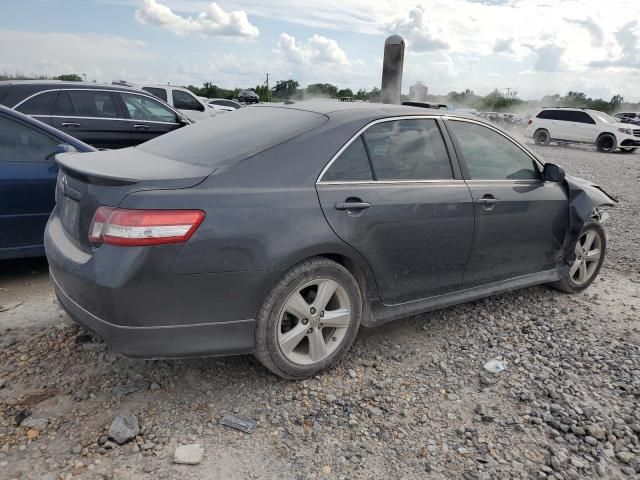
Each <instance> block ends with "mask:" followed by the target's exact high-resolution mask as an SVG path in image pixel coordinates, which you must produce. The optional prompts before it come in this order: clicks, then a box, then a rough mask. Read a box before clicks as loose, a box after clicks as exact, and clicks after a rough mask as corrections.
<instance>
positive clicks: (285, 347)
mask: <svg viewBox="0 0 640 480" xmlns="http://www.w3.org/2000/svg"><path fill="white" fill-rule="evenodd" d="M306 336H307V327H306V326H305V325H303V324H302V323H299V324H298V325H296V326H295V327H294V328H292V329H291V330H289V331H288V332H287V333H285V334H284V335H283V336H282V338H281V339H280V348H282V352H283V353H284V354H285V355H289V354H290V353H291V352H293V350H294V348H296V347H297V346H298V345H300V342H301V341H302V339H303V338H304V337H306Z"/></svg>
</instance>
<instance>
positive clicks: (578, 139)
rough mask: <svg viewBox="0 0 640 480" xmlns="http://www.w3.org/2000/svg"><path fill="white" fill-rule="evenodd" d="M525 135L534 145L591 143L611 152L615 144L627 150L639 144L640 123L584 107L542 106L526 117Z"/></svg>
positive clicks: (633, 149) (601, 149) (624, 150)
mask: <svg viewBox="0 0 640 480" xmlns="http://www.w3.org/2000/svg"><path fill="white" fill-rule="evenodd" d="M526 136H527V137H529V138H532V139H533V140H534V141H535V142H536V143H537V144H538V145H549V143H551V142H556V143H562V144H568V143H585V144H593V145H595V146H596V147H597V148H598V150H599V151H601V152H603V153H613V152H615V151H616V150H617V149H618V148H619V149H620V151H622V152H624V153H631V152H634V151H635V150H636V148H637V147H640V127H637V128H634V126H633V125H629V124H627V123H622V122H620V121H619V120H618V119H617V118H613V117H611V116H609V115H607V114H606V113H604V112H600V111H598V110H590V109H586V108H564V107H557V108H543V109H542V110H540V111H539V112H538V113H537V114H536V115H535V116H534V117H532V118H531V120H529V125H528V126H527V131H526Z"/></svg>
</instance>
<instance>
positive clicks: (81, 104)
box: [69, 90, 118, 118]
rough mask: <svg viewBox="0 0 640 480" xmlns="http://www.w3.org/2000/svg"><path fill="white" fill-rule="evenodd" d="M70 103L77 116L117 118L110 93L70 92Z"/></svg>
mask: <svg viewBox="0 0 640 480" xmlns="http://www.w3.org/2000/svg"><path fill="white" fill-rule="evenodd" d="M69 94H70V95H71V102H72V103H73V106H74V109H75V112H76V115H77V116H80V117H99V118H117V117H118V111H117V110H116V104H115V102H114V101H113V96H112V95H111V93H110V92H104V91H98V90H72V91H70V92H69Z"/></svg>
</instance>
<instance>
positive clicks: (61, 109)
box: [53, 90, 76, 117]
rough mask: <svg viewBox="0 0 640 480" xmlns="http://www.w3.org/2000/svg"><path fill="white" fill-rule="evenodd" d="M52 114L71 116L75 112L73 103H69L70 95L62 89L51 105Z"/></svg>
mask: <svg viewBox="0 0 640 480" xmlns="http://www.w3.org/2000/svg"><path fill="white" fill-rule="evenodd" d="M53 114H54V115H57V116H60V117H71V116H74V115H75V114H76V112H75V110H74V108H73V103H71V95H69V92H65V91H64V90H63V91H61V92H60V94H59V95H58V98H57V100H56V103H55V105H54V106H53Z"/></svg>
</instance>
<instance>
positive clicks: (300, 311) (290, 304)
mask: <svg viewBox="0 0 640 480" xmlns="http://www.w3.org/2000/svg"><path fill="white" fill-rule="evenodd" d="M309 307H310V305H309V304H308V303H307V302H306V300H305V299H304V298H302V295H300V292H296V293H294V294H293V295H291V296H290V297H289V300H287V304H286V305H285V307H284V308H285V311H287V312H289V313H290V314H291V315H294V316H295V317H297V318H298V319H300V320H302V319H303V318H306V317H307V316H308V315H309Z"/></svg>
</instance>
